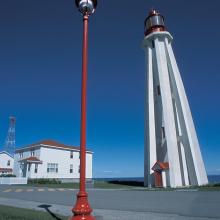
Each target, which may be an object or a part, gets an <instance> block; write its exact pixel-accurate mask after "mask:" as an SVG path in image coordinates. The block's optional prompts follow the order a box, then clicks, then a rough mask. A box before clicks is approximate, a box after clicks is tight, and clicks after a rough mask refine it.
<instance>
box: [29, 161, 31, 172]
mask: <svg viewBox="0 0 220 220" xmlns="http://www.w3.org/2000/svg"><path fill="white" fill-rule="evenodd" d="M30 170H31V164H30V163H29V164H28V171H30Z"/></svg>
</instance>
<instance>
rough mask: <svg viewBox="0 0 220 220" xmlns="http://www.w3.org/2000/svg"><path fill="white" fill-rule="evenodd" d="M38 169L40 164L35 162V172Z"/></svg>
mask: <svg viewBox="0 0 220 220" xmlns="http://www.w3.org/2000/svg"><path fill="white" fill-rule="evenodd" d="M37 170H38V164H37V163H35V168H34V173H37Z"/></svg>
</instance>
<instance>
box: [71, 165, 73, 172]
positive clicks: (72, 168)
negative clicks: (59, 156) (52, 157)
mask: <svg viewBox="0 0 220 220" xmlns="http://www.w3.org/2000/svg"><path fill="white" fill-rule="evenodd" d="M70 173H73V164H70Z"/></svg>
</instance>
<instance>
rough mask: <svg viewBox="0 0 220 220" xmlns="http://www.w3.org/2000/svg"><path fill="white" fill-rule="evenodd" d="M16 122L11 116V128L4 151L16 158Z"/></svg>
mask: <svg viewBox="0 0 220 220" xmlns="http://www.w3.org/2000/svg"><path fill="white" fill-rule="evenodd" d="M15 122H16V118H15V117H13V116H11V117H9V128H8V134H7V137H6V140H5V146H4V150H5V151H6V152H8V153H9V154H11V155H12V156H14V152H15Z"/></svg>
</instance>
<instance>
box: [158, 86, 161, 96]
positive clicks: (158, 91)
mask: <svg viewBox="0 0 220 220" xmlns="http://www.w3.org/2000/svg"><path fill="white" fill-rule="evenodd" d="M157 94H158V95H160V94H161V93H160V86H157Z"/></svg>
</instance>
